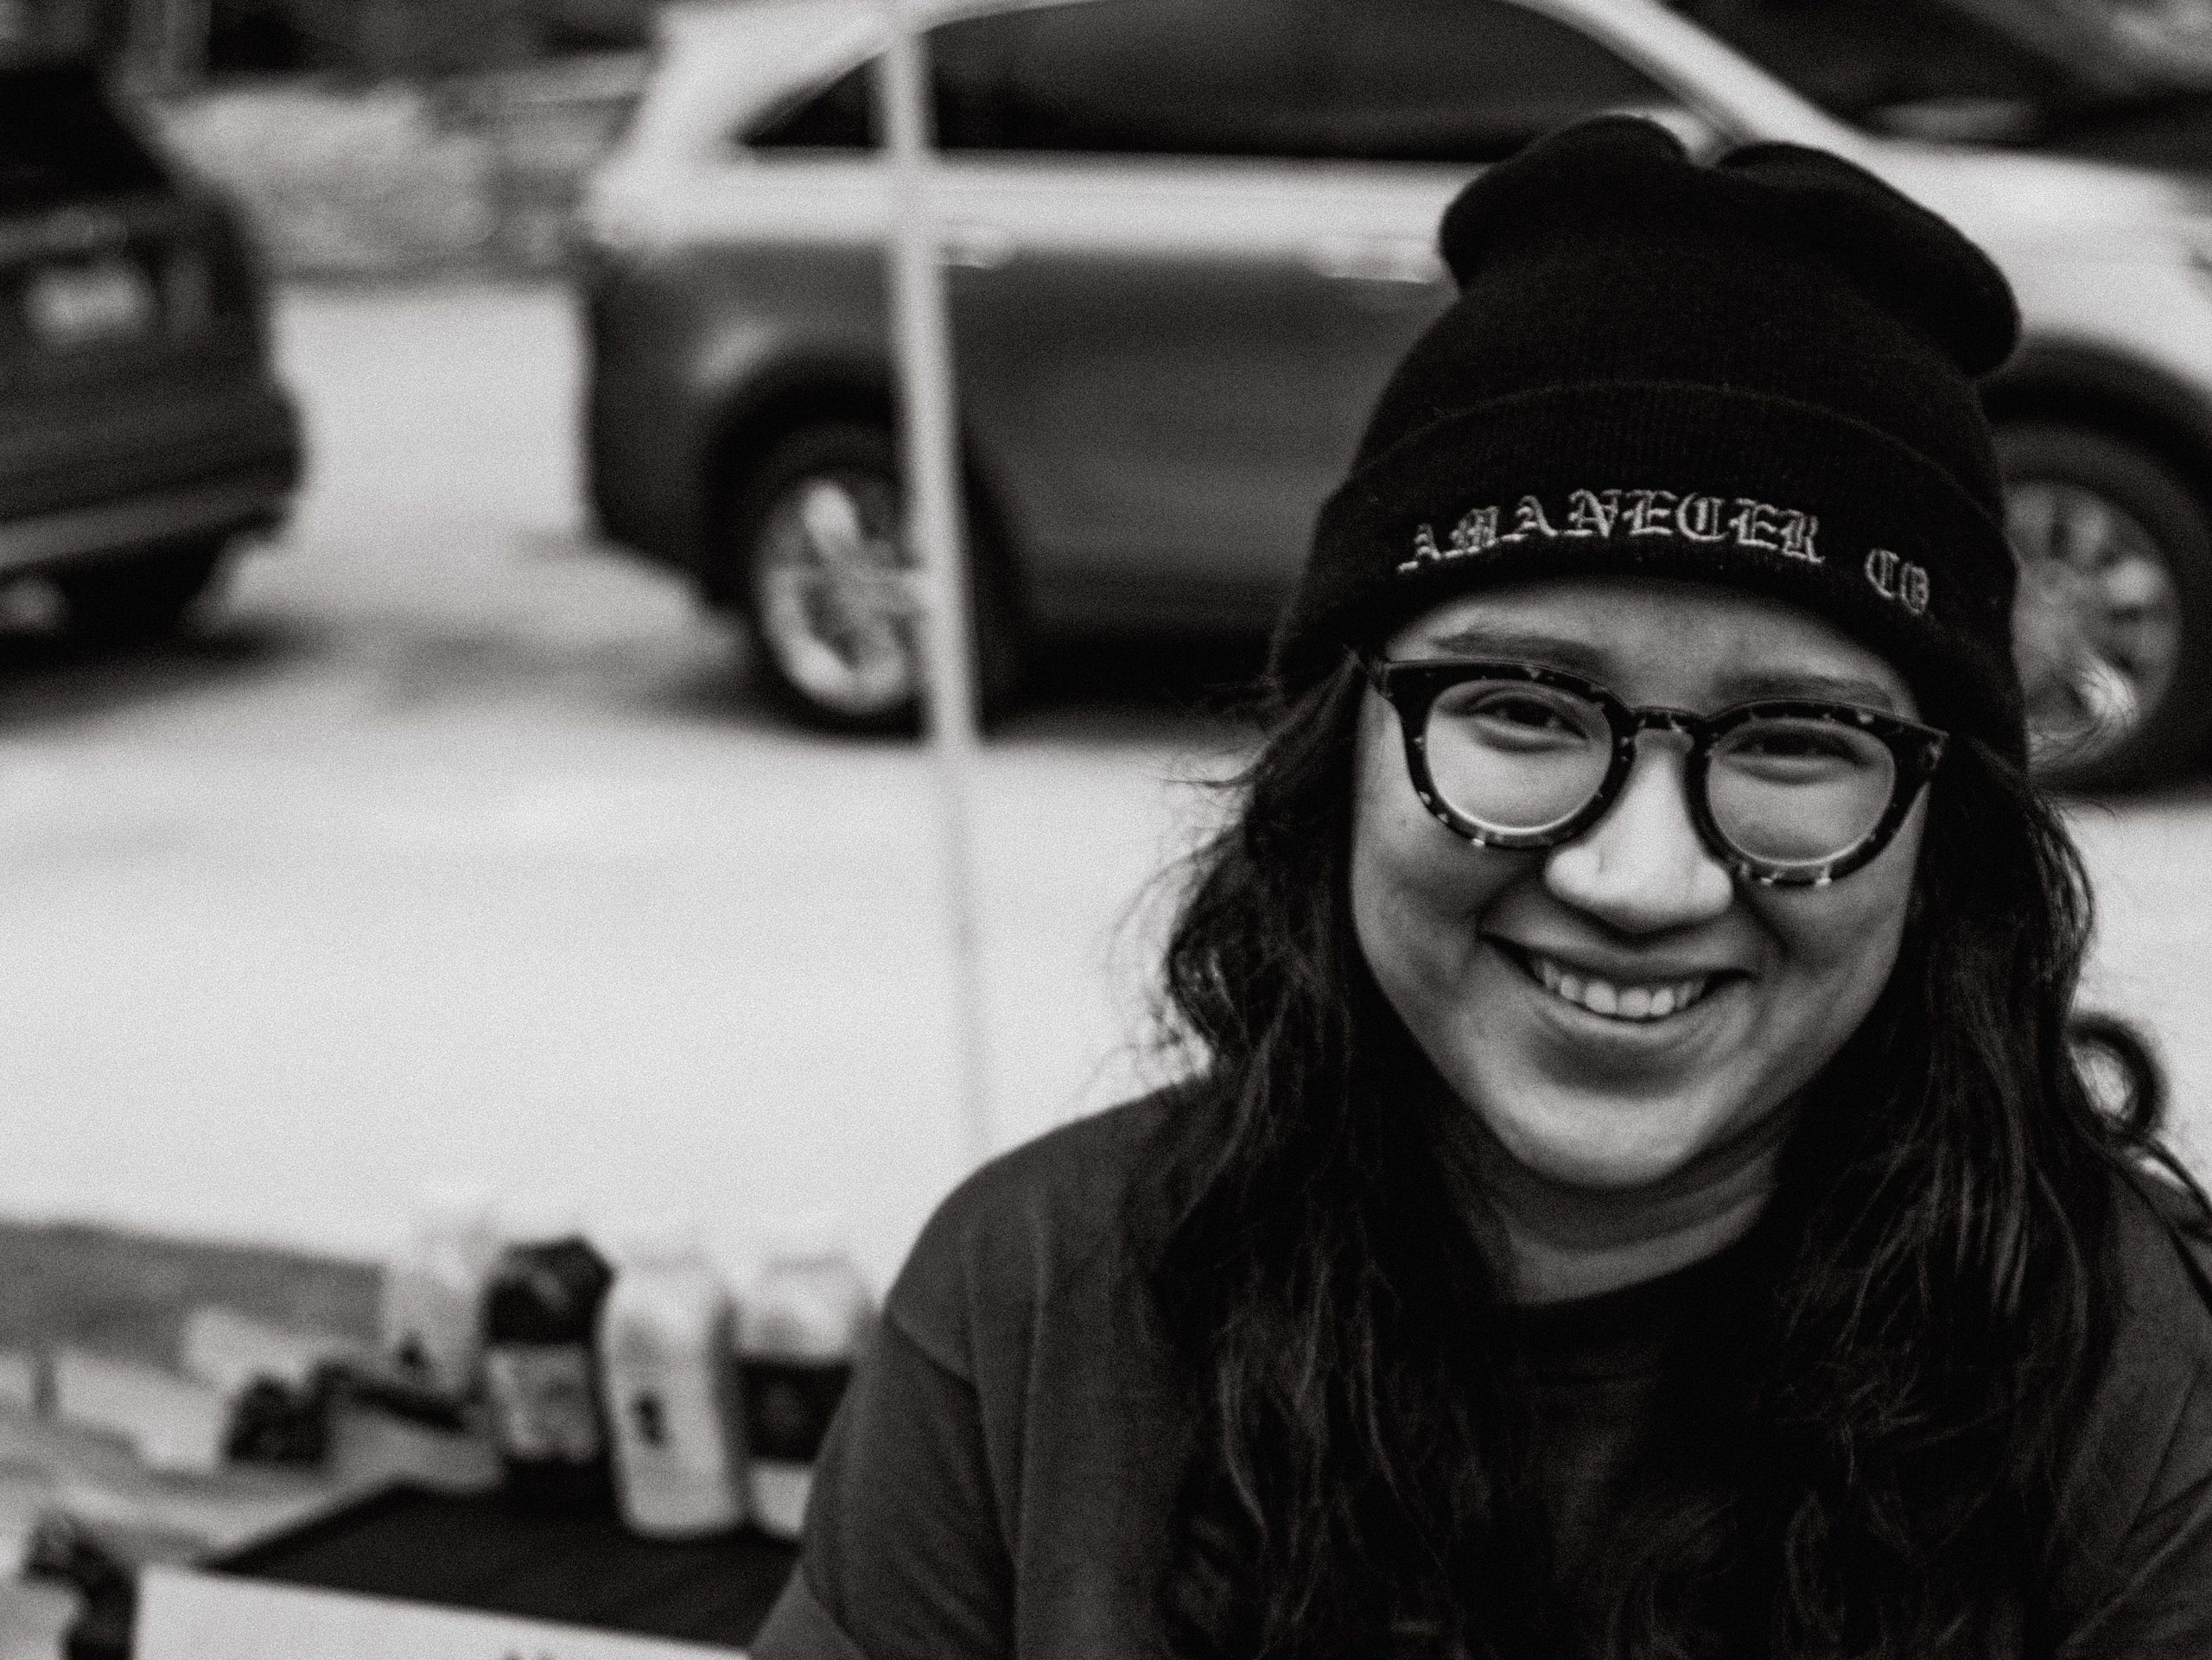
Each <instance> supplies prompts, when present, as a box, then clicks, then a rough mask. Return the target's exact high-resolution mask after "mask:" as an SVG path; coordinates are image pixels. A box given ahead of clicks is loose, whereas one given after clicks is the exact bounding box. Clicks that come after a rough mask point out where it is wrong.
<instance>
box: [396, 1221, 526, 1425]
mask: <svg viewBox="0 0 2212 1660" xmlns="http://www.w3.org/2000/svg"><path fill="white" fill-rule="evenodd" d="M498 1252H499V1236H498V1233H497V1232H496V1231H495V1230H494V1229H493V1223H492V1206H491V1202H490V1200H489V1199H488V1198H487V1197H486V1195H485V1194H484V1193H482V1192H481V1191H480V1190H478V1189H475V1188H468V1187H458V1186H453V1187H447V1186H441V1187H432V1188H426V1189H424V1190H423V1194H422V1196H421V1198H420V1199H419V1200H418V1201H417V1203H416V1211H415V1226H414V1232H413V1236H412V1237H411V1238H410V1241H409V1243H408V1246H407V1249H406V1250H404V1252H402V1253H401V1254H400V1255H399V1256H397V1257H395V1258H394V1259H393V1260H392V1261H391V1262H390V1263H389V1264H387V1265H386V1267H385V1275H384V1296H383V1303H382V1307H381V1308H380V1310H379V1320H378V1326H379V1335H380V1343H379V1347H380V1349H381V1351H382V1354H383V1358H384V1360H385V1364H387V1365H388V1366H390V1367H391V1370H392V1371H393V1373H394V1374H395V1375H396V1377H397V1378H398V1379H399V1381H401V1382H402V1383H405V1384H407V1385H408V1386H409V1387H410V1388H412V1389H415V1390H420V1391H421V1392H422V1393H423V1395H425V1396H430V1397H431V1398H433V1399H436V1400H442V1401H446V1402H452V1403H454V1404H458V1403H460V1402H463V1401H466V1400H467V1399H468V1398H469V1397H470V1396H473V1395H474V1394H475V1393H476V1390H477V1386H478V1383H479V1371H480V1366H481V1364H482V1360H483V1349H484V1345H483V1328H482V1326H481V1321H482V1320H483V1307H484V1282H485V1279H486V1275H487V1274H488V1273H489V1272H490V1269H491V1266H492V1260H493V1257H494V1256H497V1255H498Z"/></svg>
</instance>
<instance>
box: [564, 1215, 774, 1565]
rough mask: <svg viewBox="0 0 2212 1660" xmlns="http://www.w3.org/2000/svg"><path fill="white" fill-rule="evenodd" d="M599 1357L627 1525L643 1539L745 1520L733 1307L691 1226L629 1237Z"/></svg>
mask: <svg viewBox="0 0 2212 1660" xmlns="http://www.w3.org/2000/svg"><path fill="white" fill-rule="evenodd" d="M615 1259H616V1264H617V1266H616V1269H615V1274H614V1288H613V1291H612V1292H610V1293H609V1294H607V1303H606V1306H605V1307H603V1308H602V1309H601V1311H600V1317H599V1358H600V1374H601V1388H602V1390H603V1391H604V1395H605V1402H606V1409H607V1425H608V1428H609V1430H610V1432H611V1434H612V1437H613V1454H614V1497H615V1503H616V1505H617V1506H618V1508H619V1509H620V1511H621V1515H622V1520H623V1522H624V1523H625V1524H626V1526H627V1527H628V1528H629V1529H630V1530H631V1531H632V1532H633V1533H638V1534H642V1535H644V1536H647V1537H649V1538H659V1539H690V1538H699V1537H702V1536H707V1535H710V1534H716V1533H723V1532H727V1531H728V1530H730V1529H732V1528H734V1527H736V1526H737V1525H738V1524H739V1523H741V1522H743V1521H744V1520H745V1511H746V1496H745V1423H744V1417H743V1404H742V1401H741V1396H740V1393H739V1390H740V1388H741V1384H740V1380H739V1377H738V1371H737V1353H736V1347H735V1337H736V1332H735V1330H734V1319H735V1314H734V1308H733V1306H732V1304H731V1302H730V1297H729V1292H728V1288H725V1287H724V1285H723V1284H722V1282H721V1278H720V1277H719V1276H718V1275H716V1274H715V1270H714V1269H713V1268H712V1267H711V1266H710V1265H709V1262H708V1261H707V1258H706V1256H705V1253H704V1252H703V1251H702V1250H701V1248H700V1244H699V1237H698V1232H697V1230H696V1228H693V1227H690V1226H689V1225H687V1224H681V1223H672V1222H671V1223H668V1224H662V1225H659V1226H657V1227H654V1228H652V1229H649V1230H644V1229H641V1230H634V1231H632V1232H630V1233H629V1234H628V1235H627V1236H626V1237H624V1238H623V1240H622V1241H621V1243H620V1248H619V1249H618V1250H617V1251H616V1253H615Z"/></svg>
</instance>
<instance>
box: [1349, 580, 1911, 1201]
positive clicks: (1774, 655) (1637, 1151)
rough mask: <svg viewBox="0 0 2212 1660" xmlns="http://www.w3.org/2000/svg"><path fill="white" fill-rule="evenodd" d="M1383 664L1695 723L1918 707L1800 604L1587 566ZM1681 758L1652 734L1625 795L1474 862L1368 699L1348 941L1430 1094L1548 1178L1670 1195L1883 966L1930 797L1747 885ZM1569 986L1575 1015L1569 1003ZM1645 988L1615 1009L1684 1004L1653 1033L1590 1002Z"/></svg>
mask: <svg viewBox="0 0 2212 1660" xmlns="http://www.w3.org/2000/svg"><path fill="white" fill-rule="evenodd" d="M1386 654H1387V655H1388V656H1389V657H1391V658H1451V657H1463V658H1472V657H1483V658H1513V659H1521V660H1526V661H1531V662H1535V663H1539V664H1542V665H1546V666H1548V667H1551V668H1554V669H1560V670H1564V671H1568V672H1571V673H1574V674H1579V675H1581V676H1582V677H1585V678H1586V679H1590V680H1594V681H1596V682H1598V683H1599V684H1601V685H1604V686H1605V687H1607V688H1609V689H1610V690H1611V691H1612V692H1613V693H1614V694H1615V695H1616V696H1618V697H1620V698H1621V699H1622V700H1623V701H1624V702H1626V703H1630V704H1631V705H1639V706H1640V705H1645V704H1663V705H1666V706H1668V707H1670V708H1674V709H1688V710H1692V711H1694V712H1695V713H1698V714H1711V713H1712V712H1713V711H1714V710H1717V709H1724V708H1726V707H1727V706H1729V705H1731V704H1733V703H1746V702H1751V701H1753V700H1755V699H1759V698H1769V697H1791V696H1797V697H1810V698H1819V699H1822V700H1826V701H1830V702H1842V703H1858V704H1862V705H1866V706H1867V707H1871V708H1875V709H1884V710H1887V711H1889V712H1891V713H1892V714H1897V715H1902V716H1917V714H1918V710H1917V709H1916V707H1915V705H1914V703H1913V699H1912V695H1911V693H1910V690H1908V689H1907V687H1906V685H1905V683H1904V679H1903V677H1901V676H1899V675H1898V674H1897V671H1896V670H1894V669H1892V668H1891V666H1890V665H1888V664H1887V663H1886V662H1885V661H1884V660H1883V659H1882V658H1879V657H1878V656H1876V655H1875V654H1874V653H1872V652H1869V651H1868V650H1866V648H1865V647H1864V646H1859V645H1857V644H1855V643H1854V642H1853V641H1852V640H1850V639H1847V638H1846V637H1845V636H1844V635H1842V634H1840V633H1837V632H1836V630H1835V629H1834V628H1832V627H1830V626H1828V625H1827V623H1825V622H1823V621H1821V620H1820V619H1818V618H1817V617H1815V616H1814V615H1812V614H1810V613H1808V612H1804V611H1801V610H1798V609H1796V607H1792V606H1789V605H1786V604H1783V603H1781V602H1779V601H1770V600H1764V599H1761V598H1758V597H1757V596H1755V595H1748V594H1745V593H1741V592H1738V591H1736V590H1733V589H1730V588H1715V587H1707V586H1705V585H1702V584H1694V583H1688V582H1669V581H1661V580H1656V579H1638V578H1630V577H1601V578H1592V577H1577V578H1573V579H1567V580H1561V581H1556V582H1533V583H1527V584H1523V585H1520V586H1516V587H1512V588H1500V589H1497V590H1495V591H1491V592H1486V593H1480V594H1471V595H1465V596H1464V597H1462V598H1459V599H1456V600H1452V601H1447V602H1446V603H1445V604H1443V605H1440V606H1439V607H1436V608H1435V609H1434V610H1432V611H1430V612H1428V613H1427V614H1424V615H1422V616H1421V617H1420V618H1418V619H1416V620H1414V621H1413V622H1412V623H1409V624H1408V626H1405V627H1404V628H1402V629H1401V630H1400V631H1399V632H1398V633H1396V634H1395V636H1393V637H1392V638H1391V639H1390V640H1389V644H1388V646H1387V648H1386ZM1686 748H1687V741H1685V740H1684V739H1682V738H1681V737H1679V736H1678V735H1674V734H1671V733H1662V732H1647V733H1645V734H1644V735H1643V737H1642V739H1641V740H1640V747H1639V752H1638V754H1637V761H1636V765H1635V768H1634V770H1633V771H1632V772H1631V773H1630V776H1629V779H1628V782H1627V783H1626V785H1624V787H1623V789H1622V791H1621V793H1620V795H1619V796H1618V798H1616V799H1615V800H1614V801H1613V803H1612V804H1611V807H1610V808H1609V809H1608V810H1607V811H1606V813H1605V817H1602V818H1600V819H1599V821H1598V822H1597V823H1596V824H1594V825H1592V827H1591V828H1590V829H1589V830H1586V831H1584V832H1583V833H1582V834H1581V835H1580V836H1578V837H1576V838H1575V839H1574V840H1573V841H1571V842H1567V843H1563V844H1562V845H1560V846H1558V847H1555V848H1550V849H1541V850H1535V851H1506V850H1503V849H1490V848H1484V847H1478V846H1476V845H1474V844H1473V843H1469V842H1467V841H1465V840H1464V839H1462V838H1461V837H1459V836H1455V835H1454V834H1452V832H1451V831H1450V830H1446V829H1445V828H1444V826H1443V825H1441V824H1439V823H1437V821H1436V820H1435V819H1434V818H1433V817H1430V816H1429V814H1428V812H1427V811H1426V810H1425V809H1424V808H1423V807H1422V805H1421V802H1420V801H1419V800H1418V799H1417V798H1415V796H1414V791H1413V786H1412V785H1411V784H1410V783H1409V782H1408V779H1407V775H1406V763H1405V756H1404V750H1403V746H1402V742H1401V740H1400V735H1399V728H1398V721H1397V716H1396V714H1395V711H1394V710H1393V709H1391V707H1390V706H1389V703H1386V702H1385V701H1384V700H1383V697H1382V696H1380V694H1378V693H1376V692H1373V691H1370V693H1369V694H1368V696H1367V699H1366V706H1365V709H1364V710H1363V715H1362V717H1361V726H1360V735H1359V747H1358V760H1357V782H1356V785H1355V790H1356V797H1355V803H1354V814H1353V830H1352V857H1351V895H1352V913H1353V919H1354V925H1355V927H1356V929H1357V934H1358V938H1359V944H1360V948H1361V950H1362V951H1363V953H1364V954H1365V956H1366V958H1367V962H1368V964H1369V966H1370V969H1371V970H1373V972H1374V975H1375V977H1376V981H1377V982H1378V983H1380V985H1381V986H1382V989H1383V993H1384V995H1387V996H1388V997H1389V1000H1390V1002H1391V1003H1392V1005H1393V1006H1394V1007H1395V1008H1396V1009H1397V1011H1398V1014H1399V1015H1400V1017H1401V1018H1402V1019H1403V1021H1405V1023H1406V1026H1407V1027H1408V1030H1410V1031H1411V1033H1412V1034H1413V1036H1414V1040H1415V1041H1417V1042H1418V1043H1419V1044H1420V1045H1421V1048H1422V1049H1423V1051H1424V1052H1426V1053H1427V1056H1428V1058H1429V1059H1430V1061H1431V1062H1432V1063H1433V1065H1435V1067H1436V1069H1437V1071H1438V1072H1440V1074H1441V1075H1442V1077H1443V1078H1444V1080H1445V1082H1446V1084H1449V1085H1450V1086H1451V1087H1452V1090H1453V1091H1455V1092H1456V1093H1457V1094H1458V1095H1459V1098H1460V1099H1461V1100H1462V1101H1463V1102H1465V1103H1466V1105H1467V1106H1468V1107H1470V1108H1471V1109H1472V1110H1473V1111H1474V1112H1475V1113H1476V1115H1477V1116H1478V1117H1479V1118H1480V1120H1481V1121H1482V1123H1483V1124H1484V1126H1485V1127H1486V1128H1487V1129H1489V1131H1490V1132H1491V1135H1492V1136H1494V1137H1495V1139H1496V1140H1497V1142H1498V1143H1499V1144H1500V1145H1501V1146H1502V1147H1503V1148H1504V1149H1505V1151H1506V1152H1507V1153H1508V1154H1510V1155H1511V1156H1512V1157H1513V1158H1514V1159H1515V1160H1516V1161H1518V1162H1519V1163H1520V1164H1521V1165H1522V1166H1524V1167H1526V1168H1527V1169H1528V1170H1529V1172H1530V1173H1534V1174H1535V1175H1537V1176H1539V1177H1541V1178H1543V1179H1545V1180H1548V1181H1551V1182H1555V1183H1560V1184H1565V1185H1568V1186H1576V1187H1586V1188H1601V1189H1607V1190H1616V1191H1618V1190H1623V1189H1630V1188H1635V1187H1638V1186H1643V1185H1645V1184H1649V1183H1655V1182H1660V1181H1663V1180H1666V1179H1668V1178H1669V1177H1670V1176H1673V1175H1675V1174H1676V1173H1680V1172H1681V1171H1683V1169H1684V1167H1686V1166H1688V1165H1689V1164H1690V1163H1691V1162H1692V1161H1694V1160H1696V1159H1697V1158H1698V1157H1699V1156H1700V1154H1706V1153H1709V1152H1712V1151H1714V1150H1715V1149H1718V1148H1721V1147H1723V1146H1724V1145H1725V1144H1727V1143H1729V1142H1732V1140H1733V1139H1734V1138H1735V1137H1737V1136H1738V1135H1740V1134H1741V1133H1743V1132H1745V1131H1746V1130H1749V1129H1751V1128H1753V1127H1754V1126H1757V1125H1758V1124H1760V1123H1762V1121H1764V1120H1765V1119H1766V1118H1768V1116H1770V1115H1771V1114H1772V1113H1774V1112H1775V1111H1776V1110H1777V1109H1778V1108H1780V1107H1782V1106H1783V1105H1784V1104H1785V1103H1788V1102H1789V1100H1790V1098H1791V1097H1793V1096H1794V1095H1795V1094H1796V1092H1797V1091H1799V1090H1800V1089H1801V1088H1802V1086H1803V1085H1804V1084H1806V1083H1808V1081H1809V1080H1810V1079H1811V1078H1813V1077H1814V1075H1815V1073H1817V1072H1819V1071H1820V1069H1821V1067H1822V1066H1823V1065H1825V1064H1826V1063H1827V1060H1828V1059H1829V1058H1830V1057H1831V1056H1833V1055H1834V1053H1836V1051H1837V1050H1838V1049H1839V1048H1840V1047H1841V1046H1842V1045H1843V1042H1844V1040H1846V1039H1847V1038H1848V1037H1849V1036H1850V1035H1851V1034H1852V1033H1853V1031H1854V1030H1855V1029H1856V1028H1857V1027H1858V1026H1859V1021H1861V1020H1863V1019H1864V1018H1865V1017H1866V1012H1867V1010H1868V1009H1869V1008H1872V1006H1873V1003H1874V1001H1875V999H1876V998H1877V997H1878V995H1880V992H1881V989H1882V987H1883V985H1884V983H1885V981H1886V980H1887V979H1888V977H1889V973H1890V970H1891V965H1892V964H1894V963H1895V961H1896V959H1897V945H1898V941H1899V939H1900V938H1901V937H1902V934H1903V932H1904V922H1905V913H1906V909H1907V906H1908V903H1909V900H1910V895H1911V888H1912V880H1913V869H1914V865H1915V862H1916V855H1917V854H1918V851H1919V847H1920V837H1921V829H1922V824H1923V817H1924V812H1925V803H1924V799H1923V801H1922V802H1919V803H1916V804H1915V805H1914V808H1913V811H1912V813H1911V815H1910V817H1909V818H1907V820H1906V821H1905V824H1904V828H1903V829H1902V830H1900V831H1899V832H1898V834H1897V837H1896V839H1895V840H1894V841H1892V842H1891V843H1890V845H1889V846H1888V848H1887V849H1885V850H1884V851H1883V852H1882V854H1881V855H1879V856H1878V857H1877V858H1876V859H1875V860H1874V861H1873V862H1872V863H1870V864H1868V865H1866V866H1865V867H1864V868H1861V869H1859V870H1858V871H1857V872H1855V873H1853V874H1852V875H1848V876H1846V877H1844V878H1842V879H1841V880H1840V881H1836V882H1834V883H1832V884H1831V885H1829V886H1827V887H1757V886H1754V885H1751V884H1750V883H1746V882H1739V881H1737V880H1735V879H1734V878H1733V877H1732V876H1731V875H1730V874H1729V872H1728V871H1727V869H1726V868H1725V867H1724V866H1723V865H1721V864H1720V863H1719V862H1718V861H1716V860H1715V859H1714V857H1713V854H1712V853H1711V852H1710V851H1709V850H1708V849H1707V848H1706V846H1705V845H1704V843H1702V842H1700V840H1699V839H1698V835H1697V831H1696V830H1695V829H1694V826H1693V825H1692V823H1691V820H1690V816H1689V811H1688V803H1687V800H1686V798H1685V796H1684V793H1683V789H1684V783H1683V759H1684V753H1685V750H1686ZM1562 976H1572V983H1568V982H1563V981H1562ZM1547 980H1549V981H1550V982H1551V983H1552V985H1551V986H1548V985H1547V983H1546V982H1547ZM1573 983H1580V989H1581V996H1580V999H1579V1000H1571V999H1570V998H1569V997H1568V996H1567V995H1565V993H1566V991H1567V990H1572V989H1574V984H1573ZM1600 988H1608V989H1609V990H1608V989H1600ZM1637 988H1643V989H1645V990H1646V991H1647V992H1648V993H1650V994H1653V995H1651V996H1649V997H1646V998H1635V997H1629V998H1627V999H1626V1001H1627V1003H1628V1007H1629V1008H1630V1009H1633V1008H1638V1007H1640V1006H1643V1005H1644V1004H1646V1003H1648V1002H1655V1001H1656V1003H1657V1005H1658V1006H1659V1007H1664V1006H1665V1005H1666V1003H1667V1002H1669V999H1668V998H1666V997H1659V996H1656V994H1657V993H1658V992H1659V991H1660V989H1662V988H1675V991H1676V994H1677V995H1679V994H1680V993H1681V991H1682V990H1683V989H1686V988H1688V989H1691V990H1692V991H1693V992H1694V995H1692V996H1691V997H1690V1000H1689V1001H1688V1003H1687V1005H1686V1006H1684V1007H1681V1008H1677V1009H1675V1011H1674V1012H1672V1013H1669V1014H1660V1015H1657V1016H1656V1017H1652V1016H1650V1015H1649V1014H1647V1015H1646V1017H1645V1018H1642V1019H1633V1018H1630V1017H1629V1015H1628V1014H1627V1013H1626V1012H1625V1011H1623V1012H1617V1013H1615V1014H1599V1013H1597V1012H1595V1010H1593V1008H1592V1007H1591V1006H1590V1005H1591V1004H1592V1002H1595V1003H1597V1004H1599V1006H1604V1005H1605V1003H1606V1002H1608V1001H1609V999H1610V1000H1611V1001H1612V1002H1616V1003H1618V1002H1619V1001H1621V999H1622V998H1623V996H1624V994H1627V993H1629V992H1630V991H1632V990H1634V989H1637Z"/></svg>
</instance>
